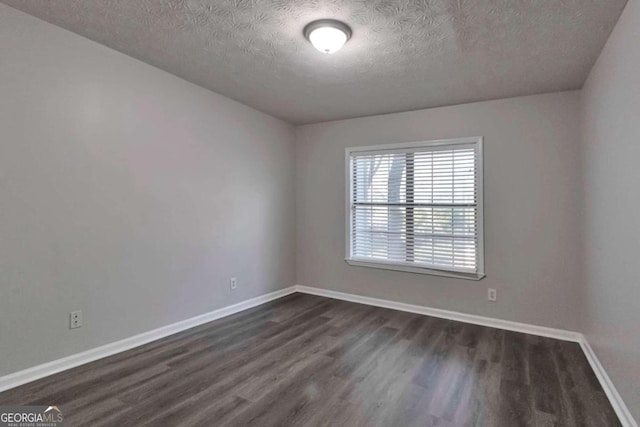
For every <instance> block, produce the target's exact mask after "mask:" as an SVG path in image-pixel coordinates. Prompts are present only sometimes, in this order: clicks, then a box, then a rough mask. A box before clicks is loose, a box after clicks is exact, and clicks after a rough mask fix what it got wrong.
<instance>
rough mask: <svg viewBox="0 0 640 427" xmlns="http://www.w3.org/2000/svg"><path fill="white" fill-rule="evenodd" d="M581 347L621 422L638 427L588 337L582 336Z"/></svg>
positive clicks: (630, 426) (626, 425)
mask: <svg viewBox="0 0 640 427" xmlns="http://www.w3.org/2000/svg"><path fill="white" fill-rule="evenodd" d="M580 347H582V351H583V352H584V355H585V356H586V357H587V360H588V361H589V365H591V369H593V372H595V374H596V377H598V381H600V385H601V386H602V388H603V389H604V392H605V393H606V394H607V397H608V398H609V402H611V406H613V409H614V410H615V411H616V414H617V415H618V418H619V419H620V423H622V425H623V426H624V427H638V424H637V423H636V421H635V420H634V419H633V416H631V412H629V408H627V405H625V403H624V400H622V396H620V393H618V390H617V389H616V387H615V386H614V385H613V381H611V378H609V375H607V371H605V370H604V367H603V366H602V364H601V363H600V360H598V356H596V353H595V352H594V351H593V348H591V345H589V341H587V339H586V337H584V336H583V337H582V339H581V340H580Z"/></svg>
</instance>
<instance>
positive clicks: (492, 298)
mask: <svg viewBox="0 0 640 427" xmlns="http://www.w3.org/2000/svg"><path fill="white" fill-rule="evenodd" d="M487 299H488V300H489V301H493V302H495V301H498V291H496V290H495V289H491V288H489V293H488V295H487Z"/></svg>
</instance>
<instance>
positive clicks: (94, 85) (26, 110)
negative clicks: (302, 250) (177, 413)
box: [0, 5, 295, 375]
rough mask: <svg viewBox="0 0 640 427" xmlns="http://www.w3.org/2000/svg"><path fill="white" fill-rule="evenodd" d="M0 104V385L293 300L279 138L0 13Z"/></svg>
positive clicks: (254, 115)
mask: <svg viewBox="0 0 640 427" xmlns="http://www.w3.org/2000/svg"><path fill="white" fill-rule="evenodd" d="M0 94H1V96H0V130H1V135H2V136H1V139H0V198H1V200H2V207H1V209H0V375H2V374H7V373H10V372H13V371H16V370H19V369H21V368H26V367H30V366H33V365H35V364H38V363H42V362H46V361H49V360H52V359H56V358H59V357H62V356H66V355H69V354H73V353H77V352H79V351H82V350H86V349H88V348H92V347H95V346H98V345H101V344H105V343H109V342H112V341H115V340H118V339H121V338H125V337H129V336H131V335H134V334H136V333H140V332H144V331H148V330H151V329H154V328H157V327H160V326H164V325H167V324H170V323H173V322H176V321H179V320H183V319H186V318H189V317H192V316H195V315H198V314H201V313H205V312H207V311H210V310H213V309H215V308H218V307H223V306H227V305H230V304H232V303H234V302H238V301H241V300H245V299H248V298H250V297H254V296H257V295H261V294H264V293H267V292H270V291H274V290H276V289H278V288H282V287H286V286H291V285H293V284H294V257H295V252H294V235H293V234H294V225H293V224H294V208H295V205H294V185H293V183H294V174H293V160H294V146H293V144H294V132H293V129H292V128H291V127H290V126H289V125H287V124H285V123H283V122H281V121H279V120H276V119H274V118H272V117H270V116H267V115H265V114H262V113H259V112H257V111H255V110H252V109H250V108H248V107H245V106H243V105H240V104H238V103H236V102H233V101H231V100H229V99H226V98H224V97H222V96H219V95H216V94H214V93H212V92H210V91H207V90H205V89H202V88H200V87H197V86H194V85H192V84H190V83H187V82H185V81H183V80H181V79H178V78H176V77H174V76H172V75H170V74H167V73H165V72H163V71H160V70H158V69H156V68H153V67H151V66H149V65H145V64H143V63H141V62H138V61H136V60H134V59H131V58H129V57H127V56H124V55H122V54H119V53H116V52H114V51H112V50H110V49H108V48H105V47H103V46H100V45H98V44H95V43H93V42H90V41H88V40H86V39H83V38H81V37H78V36H76V35H73V34H71V33H69V32H66V31H64V30H62V29H59V28H57V27H54V26H52V25H49V24H46V23H44V22H42V21H39V20H37V19H35V18H33V17H30V16H28V15H25V14H22V13H19V12H17V11H15V10H14V9H11V8H9V7H7V6H4V5H0ZM231 276H237V278H238V285H239V289H238V290H237V291H235V292H234V293H231V292H230V291H229V290H228V279H229V277H231ZM76 309H81V310H82V311H83V313H84V327H82V328H80V329H77V330H73V331H71V330H69V329H68V322H69V320H68V313H69V312H70V311H72V310H76Z"/></svg>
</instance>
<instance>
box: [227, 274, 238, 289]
mask: <svg viewBox="0 0 640 427" xmlns="http://www.w3.org/2000/svg"><path fill="white" fill-rule="evenodd" d="M237 287H238V279H236V278H235V277H232V278H231V280H229V288H231V290H232V291H235V290H236V288H237Z"/></svg>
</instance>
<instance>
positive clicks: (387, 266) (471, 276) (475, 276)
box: [345, 258, 486, 281]
mask: <svg viewBox="0 0 640 427" xmlns="http://www.w3.org/2000/svg"><path fill="white" fill-rule="evenodd" d="M345 261H346V262H347V264H349V265H353V266H356V267H369V268H381V269H383V270H395V271H404V272H407V273H416V274H430V275H432V276H442V277H451V278H455V279H464V280H476V281H477V280H482V279H483V278H484V277H485V276H486V275H485V274H480V273H461V272H457V271H446V270H434V269H430V268H423V267H411V266H407V265H403V264H393V263H388V262H379V261H362V260H356V259H349V258H347V259H345Z"/></svg>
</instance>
